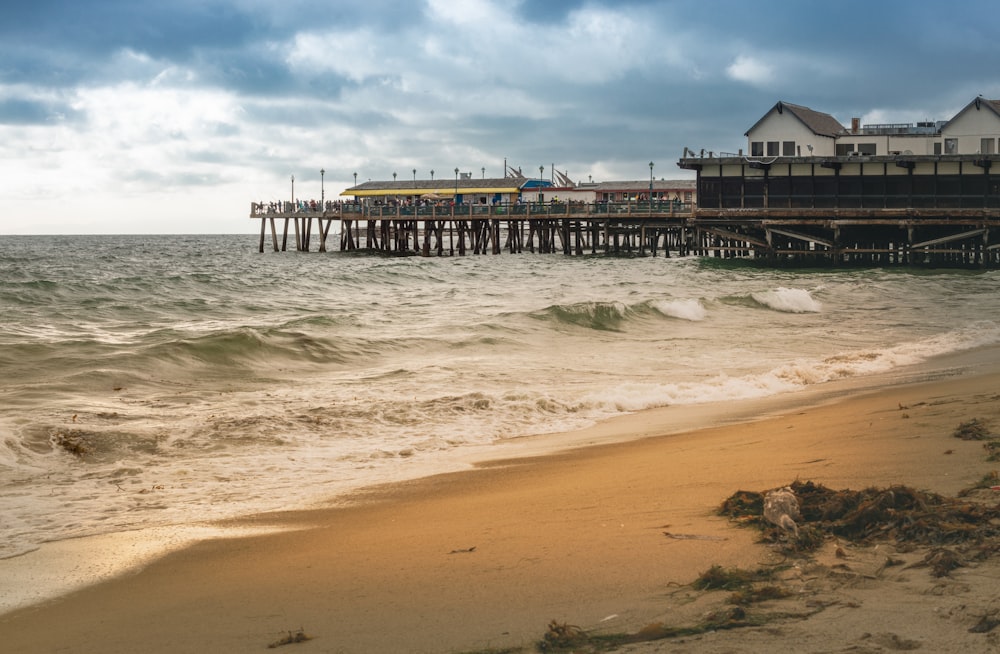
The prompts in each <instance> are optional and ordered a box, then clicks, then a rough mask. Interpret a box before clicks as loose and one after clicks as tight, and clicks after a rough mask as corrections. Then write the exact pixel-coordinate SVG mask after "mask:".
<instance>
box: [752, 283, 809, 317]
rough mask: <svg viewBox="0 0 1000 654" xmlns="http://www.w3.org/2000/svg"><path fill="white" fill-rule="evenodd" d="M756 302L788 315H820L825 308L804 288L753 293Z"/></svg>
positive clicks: (779, 288) (781, 288) (780, 288)
mask: <svg viewBox="0 0 1000 654" xmlns="http://www.w3.org/2000/svg"><path fill="white" fill-rule="evenodd" d="M751 297H753V299H754V300H756V301H757V302H759V303H760V304H763V305H764V306H766V307H770V308H771V309H774V310H775V311H784V312H787V313H819V312H820V311H822V310H823V306H822V305H821V304H820V303H819V302H817V301H816V300H815V299H813V296H812V295H811V294H810V293H809V291H807V290H806V289H804V288H785V287H781V286H779V287H778V288H776V289H774V290H772V291H761V292H758V293H752V294H751Z"/></svg>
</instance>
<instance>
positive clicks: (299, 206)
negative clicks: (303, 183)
mask: <svg viewBox="0 0 1000 654" xmlns="http://www.w3.org/2000/svg"><path fill="white" fill-rule="evenodd" d="M343 204H345V202H344V201H343V200H327V201H326V202H318V201H316V200H296V201H295V202H289V201H288V200H275V201H274V202H264V201H263V200H261V201H260V202H253V203H251V208H252V209H253V215H255V216H264V215H269V214H285V213H302V212H326V211H333V212H337V211H340V207H341V205H343Z"/></svg>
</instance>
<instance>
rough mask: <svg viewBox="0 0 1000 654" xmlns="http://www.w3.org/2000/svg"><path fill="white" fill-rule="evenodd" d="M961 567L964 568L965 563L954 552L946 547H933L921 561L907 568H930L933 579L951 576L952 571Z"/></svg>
mask: <svg viewBox="0 0 1000 654" xmlns="http://www.w3.org/2000/svg"><path fill="white" fill-rule="evenodd" d="M963 566H965V563H964V561H963V560H962V557H961V556H959V555H958V553H956V552H955V551H954V550H950V549H948V548H947V547H935V548H934V549H932V550H931V551H929V552H927V555H926V556H924V558H923V560H921V561H920V562H918V563H914V564H912V565H910V566H907V567H909V568H930V569H931V574H932V575H934V576H935V577H947V576H949V575H950V574H951V571H952V570H954V569H956V568H961V567H963Z"/></svg>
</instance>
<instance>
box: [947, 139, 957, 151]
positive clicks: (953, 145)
mask: <svg viewBox="0 0 1000 654" xmlns="http://www.w3.org/2000/svg"><path fill="white" fill-rule="evenodd" d="M944 153H945V154H958V139H945V140H944Z"/></svg>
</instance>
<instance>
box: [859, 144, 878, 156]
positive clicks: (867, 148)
mask: <svg viewBox="0 0 1000 654" xmlns="http://www.w3.org/2000/svg"><path fill="white" fill-rule="evenodd" d="M858 152H859V153H861V154H867V155H871V156H875V144H874V143H858Z"/></svg>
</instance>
